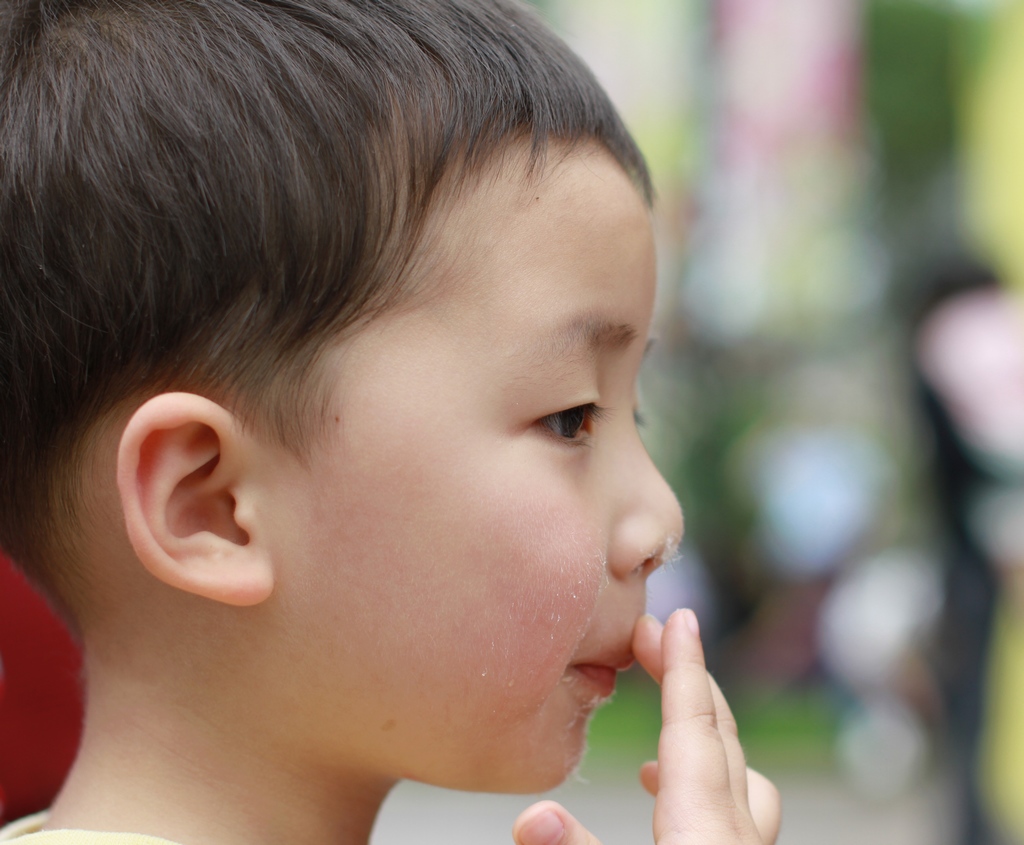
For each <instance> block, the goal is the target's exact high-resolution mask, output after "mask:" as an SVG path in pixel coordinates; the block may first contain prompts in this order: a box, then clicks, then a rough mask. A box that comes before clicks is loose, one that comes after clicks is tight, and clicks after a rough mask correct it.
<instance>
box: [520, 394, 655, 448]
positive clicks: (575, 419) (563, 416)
mask: <svg viewBox="0 0 1024 845" xmlns="http://www.w3.org/2000/svg"><path fill="white" fill-rule="evenodd" d="M607 412H608V410H607V408H602V407H601V406H600V405H595V404H594V403H593V402H588V403H587V404H586V405H577V406H576V407H574V408H567V409H566V410H564V411H557V412H555V413H554V414H548V415H547V416H546V417H543V418H542V419H541V421H540V422H541V425H543V426H544V427H545V428H547V429H548V430H549V431H550V432H551V433H552V434H554V435H555V436H556V437H558V438H559V439H560V440H565V441H566V442H568V443H572V444H581V443H585V442H586V441H585V440H584V439H583V438H581V437H580V436H579V435H580V433H581V432H583V431H585V430H586V429H587V428H588V427H590V428H592V427H593V425H594V424H595V423H597V422H599V421H600V420H602V419H604V416H605V414H606V413H607ZM565 423H568V424H569V425H568V426H567V427H566V428H563V427H562V426H563V425H564V424H565ZM633 423H634V424H635V425H636V427H637V428H638V429H641V430H642V429H644V428H646V427H647V419H646V417H644V415H643V414H641V413H640V411H639V410H636V411H634V412H633ZM570 432H571V433H570ZM586 433H587V434H590V433H591V432H590V431H586Z"/></svg>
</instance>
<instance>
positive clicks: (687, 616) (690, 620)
mask: <svg viewBox="0 0 1024 845" xmlns="http://www.w3.org/2000/svg"><path fill="white" fill-rule="evenodd" d="M683 619H684V621H685V622H686V627H687V628H689V629H690V633H691V634H693V635H694V636H695V637H698V638H699V637H700V623H699V622H698V621H697V614H696V613H694V612H693V611H692V610H690V609H686V610H684V611H683Z"/></svg>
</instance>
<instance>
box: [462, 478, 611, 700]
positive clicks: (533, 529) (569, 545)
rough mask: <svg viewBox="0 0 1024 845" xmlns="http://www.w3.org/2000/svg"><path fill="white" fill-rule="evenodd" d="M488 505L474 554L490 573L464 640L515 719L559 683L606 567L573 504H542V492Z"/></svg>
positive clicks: (469, 618)
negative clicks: (517, 706)
mask: <svg viewBox="0 0 1024 845" xmlns="http://www.w3.org/2000/svg"><path fill="white" fill-rule="evenodd" d="M507 492H508V491H507V489H506V493H507ZM484 503H485V508H484V510H485V512H487V513H488V514H489V517H490V518H489V519H487V520H486V521H485V523H484V525H485V526H486V528H485V530H484V531H483V532H482V534H481V541H480V542H478V543H474V544H473V546H474V548H472V549H471V550H469V551H470V554H471V556H472V558H474V559H476V560H478V561H479V562H480V564H481V565H482V566H483V567H485V568H486V571H485V573H484V576H485V577H482V578H481V580H480V582H479V589H480V604H479V611H480V612H477V613H472V614H467V618H466V623H467V624H466V625H465V626H464V627H463V629H462V631H461V632H460V639H461V640H462V643H463V647H469V648H470V649H471V652H470V653H472V654H473V657H474V660H475V661H476V664H477V666H479V671H480V677H481V680H483V679H488V680H489V681H490V683H489V684H487V686H493V687H495V688H498V689H503V690H505V691H506V696H507V699H506V701H505V703H504V706H505V709H506V711H507V713H508V715H509V716H510V717H514V716H515V714H514V713H513V712H511V710H510V709H509V705H510V704H512V702H514V701H519V702H521V705H522V707H523V708H529V707H532V706H535V705H536V704H537V703H538V702H541V701H542V700H543V697H544V695H545V694H546V693H547V692H550V689H551V687H552V686H553V685H555V684H557V683H558V682H559V681H560V680H561V677H562V674H563V673H564V671H565V668H566V665H567V664H568V662H569V661H570V659H571V658H572V656H573V654H574V652H575V650H576V647H577V646H578V644H579V642H580V640H581V639H582V637H583V635H584V633H585V632H586V630H587V628H588V626H589V624H590V620H591V616H592V614H593V612H594V607H595V605H596V603H597V597H598V593H599V592H600V589H601V586H602V583H603V581H604V572H605V566H604V561H603V558H602V555H601V553H600V551H599V549H600V545H599V543H598V542H597V539H596V538H595V537H594V536H592V533H591V532H590V531H589V530H588V526H587V525H586V524H585V521H584V519H583V518H582V514H580V513H579V511H578V510H575V509H574V508H572V507H570V506H568V504H562V505H561V506H559V505H558V504H557V503H555V502H552V501H550V500H549V501H547V502H545V501H543V500H539V499H538V497H537V495H536V491H533V496H530V495H523V496H521V497H518V499H517V498H513V497H511V496H509V495H504V496H502V497H500V498H498V499H495V500H494V501H491V502H487V501H486V500H484ZM517 688H518V689H517ZM512 690H516V692H512Z"/></svg>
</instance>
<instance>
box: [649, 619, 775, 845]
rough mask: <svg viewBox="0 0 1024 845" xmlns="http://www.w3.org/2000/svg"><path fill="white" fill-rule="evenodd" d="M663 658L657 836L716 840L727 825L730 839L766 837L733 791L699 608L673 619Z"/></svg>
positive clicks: (667, 839)
mask: <svg viewBox="0 0 1024 845" xmlns="http://www.w3.org/2000/svg"><path fill="white" fill-rule="evenodd" d="M662 662H663V668H664V676H663V679H662V730H661V740H660V742H659V744H658V798H657V801H656V803H655V808H654V833H655V839H656V841H657V842H659V844H660V843H671V842H678V843H682V842H698V841H701V842H706V841H716V838H715V837H716V832H719V831H720V832H721V834H722V835H723V836H727V837H728V838H727V839H726V840H725V841H729V842H741V841H750V842H759V841H760V839H759V837H758V835H757V831H756V829H755V828H754V825H753V822H752V821H751V819H750V815H749V812H745V808H743V807H741V806H740V805H739V804H738V803H737V800H736V796H735V794H734V791H733V788H734V784H733V779H732V778H731V777H730V763H734V761H731V760H730V755H729V753H728V750H727V748H726V744H725V742H724V741H723V737H722V734H721V732H720V730H719V727H720V726H719V723H718V716H717V708H716V701H715V693H714V691H713V689H712V686H711V681H710V679H709V676H708V673H707V670H706V668H705V665H704V653H703V650H702V648H701V645H700V636H699V630H698V628H697V619H696V616H694V615H693V612H692V611H689V610H683V611H677V612H676V613H674V614H673V615H672V617H671V618H670V619H669V621H668V623H667V624H666V626H665V631H664V634H663V635H662ZM727 730H728V728H727ZM744 776H745V767H744ZM748 837H750V838H749V839H748Z"/></svg>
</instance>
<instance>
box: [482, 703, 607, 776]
mask: <svg viewBox="0 0 1024 845" xmlns="http://www.w3.org/2000/svg"><path fill="white" fill-rule="evenodd" d="M591 715H592V711H590V712H587V713H586V714H583V715H579V716H577V717H576V718H575V719H574V720H573V721H572V722H571V723H570V724H569V725H568V726H566V727H564V728H562V730H561V731H560V736H559V737H558V738H557V739H552V738H550V737H549V738H548V739H547V740H546V741H545V739H544V738H542V737H538V738H537V739H536V740H535V741H534V744H533V746H532V748H530V747H528V746H527V745H526V744H520V745H519V746H518V748H515V747H514V748H513V749H512V751H511V752H509V755H510V756H509V757H507V758H506V759H505V760H504V763H505V765H503V766H502V767H501V768H500V769H498V768H497V767H492V768H491V770H490V773H489V775H490V776H489V777H486V778H484V779H483V781H484V782H481V783H478V785H477V786H473V787H463V788H466V789H468V790H470V791H474V792H502V793H507V794H511V795H528V794H533V793H538V792H547V791H548V790H549V789H554V788H555V787H556V786H559V785H561V784H562V783H563V782H564V781H565V780H566V779H567V778H568V777H570V776H571V775H573V774H575V773H576V772H577V770H578V769H579V767H580V764H581V763H582V762H583V758H584V756H585V755H586V751H587V729H588V726H589V723H590V717H591ZM517 752H518V756H516V755H517Z"/></svg>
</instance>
